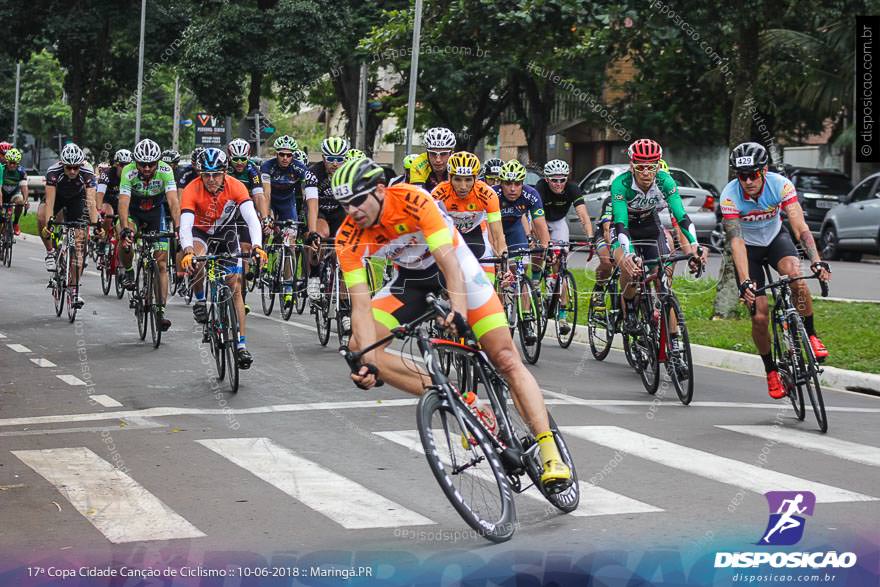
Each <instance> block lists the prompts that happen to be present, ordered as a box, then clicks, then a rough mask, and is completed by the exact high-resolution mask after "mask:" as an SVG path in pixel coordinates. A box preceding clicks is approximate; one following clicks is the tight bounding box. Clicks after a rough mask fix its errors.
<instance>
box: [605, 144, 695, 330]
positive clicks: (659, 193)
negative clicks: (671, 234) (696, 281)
mask: <svg viewBox="0 0 880 587" xmlns="http://www.w3.org/2000/svg"><path fill="white" fill-rule="evenodd" d="M628 152H629V159H630V171H627V172H626V173H622V174H621V175H619V176H617V178H616V179H615V180H614V181H613V182H612V184H611V214H612V219H613V223H614V229H615V234H616V236H617V240H616V241H615V242H614V243H613V245H612V248H613V249H614V255H615V259H616V260H617V262H618V263H619V264H620V267H621V269H622V272H621V290H622V291H623V299H624V302H625V304H624V308H625V315H626V319H627V328H628V329H630V330H632V329H633V328H634V327H635V326H636V325H635V324H634V318H635V311H634V307H633V301H634V298H635V295H636V288H635V287H631V284H633V283H635V281H636V280H637V279H638V278H639V276H640V275H641V273H642V267H643V263H644V262H646V261H652V260H655V259H657V258H658V257H659V256H660V255H667V254H669V251H670V246H669V242H668V240H669V238H668V236H667V235H666V231H665V230H664V229H663V226H662V225H661V223H660V215H659V214H658V212H659V210H660V209H661V208H662V204H663V203H664V202H665V203H666V205H667V206H668V207H669V211H670V213H671V216H672V217H673V218H675V220H676V221H677V222H678V225H679V227H680V228H681V231H682V233H683V234H684V236H685V238H686V240H687V242H686V243H682V249H683V252H684V253H691V254H694V255H695V257H694V258H693V259H691V261H690V266H691V270H692V271H696V270H697V269H698V268H699V266H700V264H705V262H706V257H707V255H708V251H706V250H705V249H703V248H702V247H698V246H697V232H696V227H695V226H694V224H693V222H691V219H690V218H688V215H687V213H685V211H684V205H683V204H682V203H681V196H680V195H679V194H678V186H676V185H675V180H674V179H672V176H671V175H669V174H668V173H666V172H665V171H660V160H661V158H662V156H663V149H662V148H661V147H660V145H659V144H658V143H657V142H656V141H653V140H651V139H639V140H637V141H635V142H634V143H633V144H632V145H630V147H629V151H628ZM695 247H696V249H695Z"/></svg>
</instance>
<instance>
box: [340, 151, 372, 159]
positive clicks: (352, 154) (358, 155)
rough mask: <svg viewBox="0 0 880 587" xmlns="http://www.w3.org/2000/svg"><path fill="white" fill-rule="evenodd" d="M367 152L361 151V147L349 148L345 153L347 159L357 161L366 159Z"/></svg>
mask: <svg viewBox="0 0 880 587" xmlns="http://www.w3.org/2000/svg"><path fill="white" fill-rule="evenodd" d="M366 158H367V154H366V153H364V152H363V151H361V150H360V149H349V150H348V152H347V153H346V154H345V160H346V161H357V160H359V159H366Z"/></svg>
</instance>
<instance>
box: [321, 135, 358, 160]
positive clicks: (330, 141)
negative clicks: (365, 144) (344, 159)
mask: <svg viewBox="0 0 880 587" xmlns="http://www.w3.org/2000/svg"><path fill="white" fill-rule="evenodd" d="M350 147H351V146H350V145H349V144H348V141H346V140H345V139H343V138H342V137H327V138H326V139H324V140H323V141H321V154H322V155H323V156H324V157H341V156H343V155H345V154H346V153H347V152H348V150H349V148H350Z"/></svg>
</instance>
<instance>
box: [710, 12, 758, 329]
mask: <svg viewBox="0 0 880 587" xmlns="http://www.w3.org/2000/svg"><path fill="white" fill-rule="evenodd" d="M739 22H740V26H741V28H740V31H739V34H738V38H739V39H740V40H741V44H740V45H739V47H738V51H737V59H736V73H735V76H736V82H735V83H736V86H735V90H734V95H733V108H732V113H731V117H730V120H731V122H730V147H731V148H733V147H734V146H736V145H738V144H740V143H742V142H745V141H748V140H750V139H751V138H752V116H751V111H750V107H752V101H753V100H754V96H753V95H752V88H753V87H754V84H755V79H756V72H757V68H756V66H755V64H756V63H758V33H759V30H758V24H757V23H758V19H753V18H745V19H741V20H740V21H739ZM738 303H739V287H738V284H737V278H736V270H735V268H734V266H733V257H732V255H731V250H730V243H728V242H726V241H725V244H724V258H723V260H722V263H721V275H720V276H719V278H718V287H717V293H716V295H715V307H714V312H715V316H716V317H719V318H733V317H734V316H736V307H737V304H738Z"/></svg>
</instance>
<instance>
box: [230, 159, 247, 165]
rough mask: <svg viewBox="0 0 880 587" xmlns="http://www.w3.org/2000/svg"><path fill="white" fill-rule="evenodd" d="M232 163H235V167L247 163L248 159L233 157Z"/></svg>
mask: <svg viewBox="0 0 880 587" xmlns="http://www.w3.org/2000/svg"><path fill="white" fill-rule="evenodd" d="M232 162H233V163H235V164H236V165H241V164H243V163H247V162H248V158H247V157H233V158H232Z"/></svg>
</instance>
